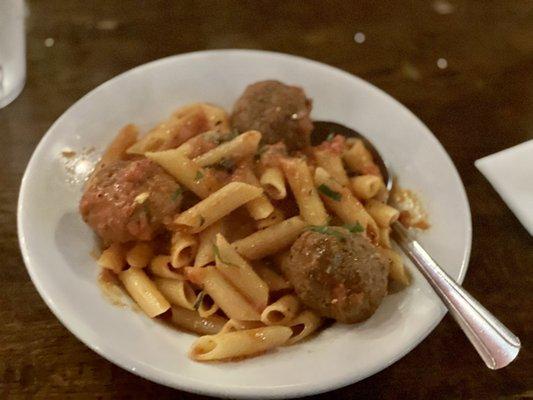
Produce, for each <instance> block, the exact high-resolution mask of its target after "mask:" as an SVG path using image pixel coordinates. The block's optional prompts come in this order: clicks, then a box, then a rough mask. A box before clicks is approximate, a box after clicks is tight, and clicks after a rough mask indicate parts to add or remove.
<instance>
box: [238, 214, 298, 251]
mask: <svg viewBox="0 0 533 400" xmlns="http://www.w3.org/2000/svg"><path fill="white" fill-rule="evenodd" d="M306 226H307V223H306V222H305V221H304V220H303V219H302V218H301V217H300V216H296V217H292V218H289V219H286V220H285V221H282V222H280V223H279V224H276V225H272V226H269V227H268V228H265V229H263V230H261V231H257V232H255V233H252V234H251V235H249V236H247V237H245V238H243V239H241V240H237V241H236V242H233V243H232V246H233V248H234V249H235V250H237V252H238V253H239V254H241V255H243V256H244V257H246V258H247V259H249V260H257V259H259V258H263V257H265V256H268V255H271V254H274V253H277V252H278V251H280V250H283V249H284V248H286V247H288V246H290V245H291V244H292V243H293V242H294V241H295V240H296V239H297V238H298V236H299V235H300V233H302V232H303V230H304V229H305V227H306Z"/></svg>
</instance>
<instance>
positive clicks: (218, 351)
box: [190, 326, 292, 361]
mask: <svg viewBox="0 0 533 400" xmlns="http://www.w3.org/2000/svg"><path fill="white" fill-rule="evenodd" d="M291 334H292V330H291V329H290V328H287V327H285V326H266V327H264V328H257V329H250V330H244V331H235V332H229V333H221V334H218V335H209V336H202V337H200V338H198V340H196V342H194V344H193V345H192V348H191V351H190V356H191V358H192V359H194V360H198V361H208V360H224V359H230V358H236V357H244V356H251V355H254V354H258V353H262V352H265V351H267V350H270V349H273V348H275V347H279V346H281V345H283V344H284V343H285V342H287V340H288V339H289V337H290V336H291Z"/></svg>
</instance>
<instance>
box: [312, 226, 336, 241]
mask: <svg viewBox="0 0 533 400" xmlns="http://www.w3.org/2000/svg"><path fill="white" fill-rule="evenodd" d="M308 229H309V230H310V231H313V232H318V233H321V234H323V235H330V236H334V237H336V238H338V239H341V238H345V235H343V234H342V232H339V231H338V230H336V229H333V228H332V227H331V226H327V225H312V226H310V227H309V228H308Z"/></svg>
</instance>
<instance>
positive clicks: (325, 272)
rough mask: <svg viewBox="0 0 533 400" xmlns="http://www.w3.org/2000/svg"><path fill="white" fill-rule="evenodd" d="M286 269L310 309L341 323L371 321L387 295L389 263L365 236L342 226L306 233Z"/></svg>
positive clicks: (288, 259)
mask: <svg viewBox="0 0 533 400" xmlns="http://www.w3.org/2000/svg"><path fill="white" fill-rule="evenodd" d="M282 271H283V273H284V275H285V276H286V277H287V279H288V280H289V281H290V282H291V283H292V285H293V286H294V289H295V291H296V294H297V295H298V297H299V298H300V300H301V301H302V302H303V303H304V304H305V305H306V306H307V307H309V308H310V309H312V310H314V311H315V312H317V313H318V314H319V315H321V316H323V317H329V318H334V319H336V320H337V321H340V322H345V323H355V322H360V321H363V320H365V319H367V318H369V317H370V316H371V315H372V314H373V313H374V312H375V311H376V309H377V308H378V307H379V305H380V304H381V301H382V300H383V298H384V297H385V295H386V294H387V281H388V274H389V263H388V260H387V259H386V258H385V257H384V256H382V255H381V254H380V253H379V252H378V251H377V249H376V247H374V246H373V245H372V244H371V243H370V242H369V241H368V239H366V238H365V237H364V236H362V235H358V234H351V233H350V232H349V231H348V230H346V229H343V228H328V230H327V231H326V233H319V232H314V231H306V232H304V233H303V234H302V235H301V236H300V237H299V238H298V239H297V240H296V242H294V244H293V245H292V247H291V249H290V253H289V256H288V257H287V258H286V259H285V261H284V262H283V264H282Z"/></svg>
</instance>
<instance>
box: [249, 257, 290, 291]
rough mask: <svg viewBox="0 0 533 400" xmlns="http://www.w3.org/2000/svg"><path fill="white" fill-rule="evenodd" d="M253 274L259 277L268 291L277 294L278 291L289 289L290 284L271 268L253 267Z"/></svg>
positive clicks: (264, 266) (260, 265) (263, 266)
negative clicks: (255, 273)
mask: <svg viewBox="0 0 533 400" xmlns="http://www.w3.org/2000/svg"><path fill="white" fill-rule="evenodd" d="M254 269H255V272H257V275H259V276H260V277H261V279H262V280H263V281H265V283H266V284H267V286H268V289H269V290H270V291H271V292H277V291H279V290H284V289H289V288H290V287H291V284H290V283H289V281H287V279H285V278H284V277H283V275H281V274H278V273H277V272H276V271H274V270H273V269H272V268H269V267H267V266H266V265H263V264H258V265H254Z"/></svg>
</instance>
